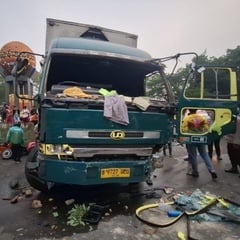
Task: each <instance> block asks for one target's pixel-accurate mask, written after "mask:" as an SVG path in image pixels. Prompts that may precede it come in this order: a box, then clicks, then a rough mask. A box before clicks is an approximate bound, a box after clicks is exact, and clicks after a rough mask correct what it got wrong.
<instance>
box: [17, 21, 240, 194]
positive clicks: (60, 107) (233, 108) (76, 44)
mask: <svg viewBox="0 0 240 240" xmlns="http://www.w3.org/2000/svg"><path fill="white" fill-rule="evenodd" d="M47 25H48V28H47V35H48V36H49V35H51V38H52V40H51V41H50V40H49V38H47V41H46V45H47V48H46V54H45V57H44V62H43V66H42V73H41V78H40V85H39V92H38V94H37V96H36V98H35V100H36V102H37V105H38V113H39V123H38V140H37V146H36V147H35V148H34V149H32V151H31V153H30V154H29V156H28V158H27V160H26V166H25V174H26V178H27V180H28V182H29V183H30V185H31V186H33V187H34V188H36V189H38V190H40V191H45V190H49V188H51V186H53V185H54V184H71V185H99V184H109V183H118V184H130V183H140V182H144V181H146V182H147V183H149V184H151V180H150V179H151V174H152V172H153V170H154V168H155V167H162V160H163V154H162V148H163V146H165V145H166V144H167V143H168V142H169V141H171V140H172V138H173V135H174V136H175V137H176V138H177V139H178V140H179V141H180V142H181V143H191V142H194V143H196V142H197V143H199V144H203V143H204V144H206V143H208V142H209V141H211V140H212V139H214V138H216V137H219V136H222V135H225V134H228V133H234V132H235V129H236V115H237V113H238V110H237V107H238V99H239V97H238V93H237V75H236V71H235V70H234V68H230V67H228V68H226V67H222V68H219V67H213V66H212V67H210V66H209V67H208V66H205V67H203V66H201V65H199V66H197V65H196V66H192V68H191V69H190V71H189V75H188V76H187V77H186V80H185V81H184V82H185V84H184V86H183V87H182V93H181V94H180V96H179V97H178V99H177V100H175V98H174V94H173V91H172V86H171V84H170V82H169V77H166V75H165V73H164V68H165V66H164V62H165V61H168V60H172V59H175V60H178V58H179V57H180V56H181V55H185V54H177V55H176V56H172V57H167V58H162V59H153V58H152V57H151V56H150V55H149V54H148V53H147V52H145V51H142V50H140V49H138V48H136V39H137V37H136V36H135V35H132V34H128V33H123V32H118V31H114V30H109V29H104V28H100V27H96V26H86V25H81V24H80V25H79V24H75V23H68V22H62V21H58V20H54V19H47ZM65 25H67V29H68V28H69V27H70V30H69V31H65V30H66V28H65V27H66V26H65ZM51 29H53V30H54V31H52V30H51ZM76 29H77V31H75V30H76ZM79 29H81V31H80V30H79ZM55 30H56V32H55ZM59 33H60V34H59ZM62 34H63V35H66V36H65V37H61V36H59V35H62ZM190 54H191V53H190ZM19 59H20V60H19ZM18 60H19V62H18V64H17V67H16V69H17V70H19V69H20V70H21V67H22V65H23V64H22V63H23V61H21V58H20V57H19V58H18ZM19 72H21V71H19ZM16 73H17V72H16ZM15 75H16V76H17V75H18V74H15ZM152 78H154V79H157V85H158V87H159V86H160V87H159V91H160V92H159V94H158V96H157V97H154V98H153V97H150V96H148V90H149V89H148V81H150V80H151V79H152ZM17 82H18V80H17V77H16V84H17ZM16 89H17V87H16ZM189 109H195V110H196V111H197V110H200V111H202V112H204V113H206V112H207V114H209V115H211V123H209V125H208V128H207V130H206V129H205V130H204V131H199V129H200V128H201V127H202V126H201V124H199V122H198V121H197V122H196V121H195V122H194V124H192V122H191V123H189V124H187V125H186V124H184V115H185V113H186V112H187V111H189ZM190 125H191V126H192V125H195V128H196V129H191V131H190V130H189V129H190ZM186 126H187V127H186ZM192 130H193V131H192ZM194 130H197V131H194Z"/></svg>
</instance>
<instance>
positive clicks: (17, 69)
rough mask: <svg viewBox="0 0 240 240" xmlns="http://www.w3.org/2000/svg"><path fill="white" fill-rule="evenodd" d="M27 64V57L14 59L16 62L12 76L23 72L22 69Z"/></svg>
mask: <svg viewBox="0 0 240 240" xmlns="http://www.w3.org/2000/svg"><path fill="white" fill-rule="evenodd" d="M27 66H28V59H26V58H24V59H22V58H17V59H16V64H15V66H14V67H13V69H12V72H11V73H12V75H13V76H14V77H18V76H20V75H21V74H22V73H24V70H26V68H27Z"/></svg>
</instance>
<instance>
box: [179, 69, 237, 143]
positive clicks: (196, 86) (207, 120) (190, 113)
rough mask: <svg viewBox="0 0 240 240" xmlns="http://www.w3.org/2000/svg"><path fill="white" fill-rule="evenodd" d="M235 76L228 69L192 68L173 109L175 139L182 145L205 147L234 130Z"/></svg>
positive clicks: (235, 105)
mask: <svg viewBox="0 0 240 240" xmlns="http://www.w3.org/2000/svg"><path fill="white" fill-rule="evenodd" d="M237 107H238V96H237V74H236V71H235V70H234V69H233V68H230V67H213V66H211V67H210V66H204V67H202V66H201V67H195V68H194V70H193V71H192V72H191V73H190V74H189V76H188V78H187V80H186V82H185V84H184V86H183V90H182V93H181V96H180V97H179V101H178V105H177V109H178V111H177V123H176V125H177V130H176V131H177V135H178V137H179V140H180V142H182V143H191V142H194V143H209V142H210V141H212V140H214V139H216V138H218V137H219V136H223V135H226V134H230V133H234V132H235V130H236V115H237V114H238V108H237Z"/></svg>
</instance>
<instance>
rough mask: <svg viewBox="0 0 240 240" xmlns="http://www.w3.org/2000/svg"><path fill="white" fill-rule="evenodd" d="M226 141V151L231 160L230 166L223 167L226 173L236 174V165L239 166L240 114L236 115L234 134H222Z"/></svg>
mask: <svg viewBox="0 0 240 240" xmlns="http://www.w3.org/2000/svg"><path fill="white" fill-rule="evenodd" d="M224 139H225V140H226V141H227V153H228V156H229V160H230V162H231V165H232V166H231V168H229V169H225V172H227V173H233V174H238V173H239V171H238V166H240V159H239V155H240V116H237V129H236V133H235V134H228V135H226V136H224Z"/></svg>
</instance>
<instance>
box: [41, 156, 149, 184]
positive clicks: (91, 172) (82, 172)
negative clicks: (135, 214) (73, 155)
mask: <svg viewBox="0 0 240 240" xmlns="http://www.w3.org/2000/svg"><path fill="white" fill-rule="evenodd" d="M151 172H152V161H151V159H149V160H144V161H124V162H120V161H112V162H104V163H103V162H101V163H99V162H76V161H56V160H50V159H46V160H44V161H40V165H39V169H38V174H39V177H40V178H42V179H44V180H45V181H46V182H55V183H64V184H75V185H97V184H105V183H123V184H128V183H140V182H144V181H147V180H148V179H149V178H150V175H151Z"/></svg>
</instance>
